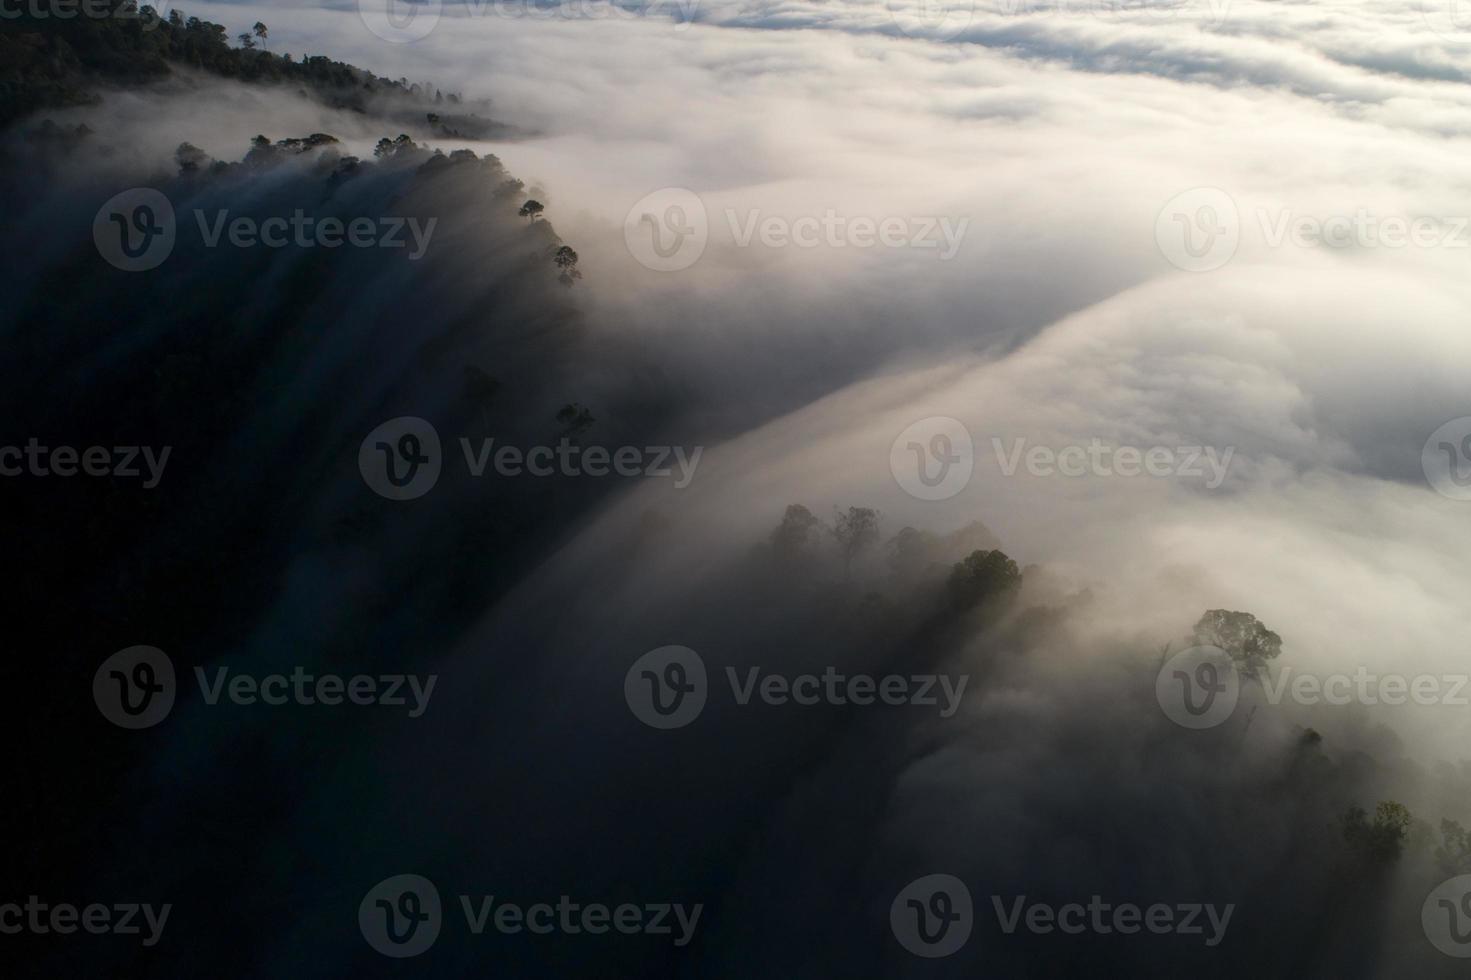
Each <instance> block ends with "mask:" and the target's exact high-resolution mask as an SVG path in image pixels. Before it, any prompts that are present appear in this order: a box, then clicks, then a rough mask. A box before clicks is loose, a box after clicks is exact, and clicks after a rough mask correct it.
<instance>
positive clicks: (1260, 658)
mask: <svg viewBox="0 0 1471 980" xmlns="http://www.w3.org/2000/svg"><path fill="white" fill-rule="evenodd" d="M1193 640H1194V642H1195V645H1196V646H1213V647H1220V648H1221V649H1222V650H1224V651H1226V653H1227V654H1229V655H1230V657H1231V659H1232V660H1233V661H1235V663H1236V668H1237V669H1238V670H1240V671H1241V676H1243V677H1250V678H1256V677H1257V676H1258V675H1259V674H1260V673H1261V672H1262V671H1263V670H1265V669H1266V667H1267V661H1268V660H1273V659H1275V658H1276V657H1277V655H1278V654H1280V653H1281V652H1282V637H1280V636H1278V635H1277V634H1276V633H1273V632H1272V631H1271V630H1269V629H1267V628H1266V626H1264V625H1262V621H1261V620H1259V619H1257V618H1256V617H1255V616H1253V615H1252V614H1251V613H1245V612H1232V611H1229V610H1226V609H1209V610H1206V613H1205V615H1203V616H1201V617H1200V620H1199V621H1198V622H1197V623H1196V624H1195V632H1194V636H1193Z"/></svg>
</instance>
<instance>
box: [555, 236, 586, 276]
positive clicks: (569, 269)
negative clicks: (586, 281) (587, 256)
mask: <svg viewBox="0 0 1471 980" xmlns="http://www.w3.org/2000/svg"><path fill="white" fill-rule="evenodd" d="M552 261H553V262H555V263H557V268H558V269H560V270H561V275H559V276H557V281H558V282H560V283H561V284H562V285H564V286H570V285H572V281H573V280H574V279H581V278H582V273H581V272H580V271H578V268H577V253H576V252H574V251H573V250H572V246H570V245H563V246H562V247H561V248H559V249H557V251H556V254H554V255H553V256H552Z"/></svg>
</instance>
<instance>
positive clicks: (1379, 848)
mask: <svg viewBox="0 0 1471 980" xmlns="http://www.w3.org/2000/svg"><path fill="white" fill-rule="evenodd" d="M1409 830H1410V811H1409V810H1408V809H1407V808H1406V807H1405V806H1404V805H1403V804H1400V803H1395V802H1394V801H1393V800H1384V801H1382V802H1381V803H1380V804H1379V805H1378V806H1377V807H1375V808H1374V821H1373V822H1372V823H1370V822H1369V815H1368V814H1367V813H1365V812H1364V808H1363V807H1361V806H1351V807H1349V808H1348V812H1346V813H1345V814H1344V815H1343V839H1344V840H1346V841H1348V843H1349V846H1350V847H1352V848H1353V849H1354V850H1356V851H1358V852H1359V853H1360V854H1361V855H1363V856H1364V857H1366V858H1368V859H1370V860H1372V861H1393V860H1395V859H1396V858H1398V857H1399V856H1400V851H1402V850H1403V849H1404V846H1405V836H1406V835H1407V834H1408V833H1409Z"/></svg>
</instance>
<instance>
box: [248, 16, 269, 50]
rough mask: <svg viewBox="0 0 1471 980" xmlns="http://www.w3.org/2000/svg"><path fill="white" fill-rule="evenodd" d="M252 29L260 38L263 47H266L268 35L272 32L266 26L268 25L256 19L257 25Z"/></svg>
mask: <svg viewBox="0 0 1471 980" xmlns="http://www.w3.org/2000/svg"><path fill="white" fill-rule="evenodd" d="M250 31H251V33H252V34H254V35H255V36H256V37H258V38H260V43H261V47H265V45H266V35H267V34H269V33H270V31H269V30H268V29H267V28H266V25H265V24H262V23H261V22H260V21H256V22H255V26H254V27H252V28H251V29H250Z"/></svg>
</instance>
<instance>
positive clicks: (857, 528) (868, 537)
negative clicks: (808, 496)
mask: <svg viewBox="0 0 1471 980" xmlns="http://www.w3.org/2000/svg"><path fill="white" fill-rule="evenodd" d="M834 511H835V513H834V516H833V537H835V538H837V539H838V550H839V551H840V552H842V555H843V573H844V574H845V575H846V574H848V572H849V571H850V570H851V569H852V567H853V559H854V558H857V557H858V555H859V554H860V553H862V552H863V551H864V550H865V549H867V548H868V547H869V546H870V545H872V544H873V543H874V542H875V541H877V540H878V538H879V512H878V511H876V510H874V509H873V508H872V507H849V508H848V509H847V511H846V512H845V511H840V510H837V509H836V508H834Z"/></svg>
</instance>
